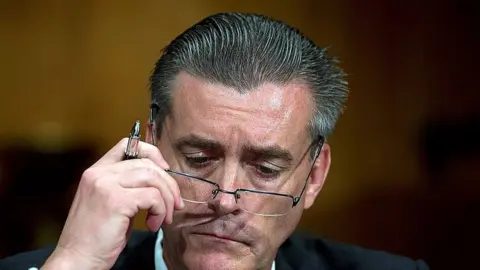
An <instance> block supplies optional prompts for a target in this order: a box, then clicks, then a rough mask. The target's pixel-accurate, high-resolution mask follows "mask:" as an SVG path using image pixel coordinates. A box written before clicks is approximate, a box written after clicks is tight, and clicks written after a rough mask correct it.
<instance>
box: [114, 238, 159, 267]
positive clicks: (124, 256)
mask: <svg viewBox="0 0 480 270" xmlns="http://www.w3.org/2000/svg"><path fill="white" fill-rule="evenodd" d="M156 238H157V235H156V233H153V232H141V233H138V234H137V235H132V237H131V238H130V241H129V243H128V245H127V247H125V249H124V250H123V251H122V253H121V254H120V256H119V258H118V260H117V262H116V263H115V265H114V266H113V268H112V270H131V269H142V270H155V257H154V250H155V240H156Z"/></svg>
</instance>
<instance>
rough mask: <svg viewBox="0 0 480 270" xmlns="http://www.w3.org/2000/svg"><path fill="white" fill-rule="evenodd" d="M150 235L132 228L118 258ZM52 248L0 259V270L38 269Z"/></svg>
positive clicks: (150, 234) (129, 251) (124, 255)
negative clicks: (125, 245)
mask: <svg viewBox="0 0 480 270" xmlns="http://www.w3.org/2000/svg"><path fill="white" fill-rule="evenodd" d="M152 235H153V234H152V233H151V232H148V231H137V230H134V231H133V232H132V235H131V237H130V239H129V241H128V244H127V247H125V249H124V250H123V252H122V254H121V255H120V256H119V260H121V261H123V257H126V256H127V255H129V254H130V253H132V252H133V251H134V250H135V249H136V248H137V247H138V246H139V245H140V244H141V243H143V242H144V241H145V240H146V239H148V238H151V237H152ZM54 249H55V246H49V247H45V248H41V249H37V250H33V251H27V252H23V253H18V254H15V255H13V256H10V257H7V258H3V259H0V270H28V269H29V268H31V267H36V268H38V269H40V267H41V266H42V265H43V264H45V262H46V261H47V259H48V257H49V256H50V255H51V254H52V252H53V251H54Z"/></svg>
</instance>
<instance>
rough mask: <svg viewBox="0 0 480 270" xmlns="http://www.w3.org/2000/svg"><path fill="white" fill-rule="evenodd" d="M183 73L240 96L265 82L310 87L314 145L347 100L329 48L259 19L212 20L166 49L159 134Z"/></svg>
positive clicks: (157, 77) (159, 83)
mask: <svg viewBox="0 0 480 270" xmlns="http://www.w3.org/2000/svg"><path fill="white" fill-rule="evenodd" d="M180 71H184V72H186V73H188V74H190V75H192V76H196V77H198V78H201V79H203V80H206V81H208V82H211V83H219V84H222V85H225V86H227V87H232V88H234V89H236V90H237V91H239V92H248V91H251V90H253V89H255V88H257V87H259V86H260V85H261V84H263V83H266V82H269V83H274V84H280V85H284V84H287V83H289V82H292V81H293V80H296V81H301V82H303V83H306V84H307V85H308V86H309V88H310V89H311V91H312V97H313V100H314V102H315V108H313V110H314V111H313V115H314V116H313V118H312V119H311V121H310V123H309V126H308V129H309V132H310V135H311V136H312V139H313V140H316V139H317V138H319V137H320V136H322V137H324V138H326V137H327V136H329V135H330V134H331V133H332V132H333V129H334V127H335V123H336V122H337V119H338V117H339V116H340V114H341V113H342V111H343V108H344V106H345V102H346V100H347V97H348V88H347V82H346V80H345V74H344V73H343V71H342V69H341V68H340V67H339V66H338V62H337V60H336V59H334V58H331V57H329V56H328V55H327V53H326V49H324V48H319V47H317V46H316V45H315V44H314V43H313V42H312V41H311V40H309V39H308V38H306V37H305V36H304V35H302V34H301V33H300V32H299V31H298V30H297V29H295V28H293V27H291V26H289V25H287V24H285V23H283V22H281V21H278V20H274V19H272V18H268V17H265V16H263V15H257V14H246V13H219V14H215V15H212V16H209V17H207V18H205V19H203V20H202V21H200V22H198V23H197V24H195V25H193V26H192V27H191V28H189V29H187V30H186V31H185V32H183V33H182V34H180V35H179V36H178V37H177V38H175V39H174V40H173V41H172V42H171V43H170V44H169V45H168V46H167V47H166V48H165V49H164V50H163V54H162V56H161V57H160V59H159V60H158V62H157V63H156V65H155V68H154V70H153V73H152V75H151V77H150V85H151V87H150V91H151V99H152V103H156V104H157V105H158V107H159V111H158V114H157V117H156V119H155V121H156V124H157V127H158V129H159V130H158V133H157V134H160V132H161V128H162V125H163V121H164V120H165V117H166V116H167V115H168V114H169V113H170V110H171V106H172V105H171V104H172V95H171V88H172V87H171V86H172V83H173V82H174V80H175V78H176V76H177V75H178V73H179V72H180Z"/></svg>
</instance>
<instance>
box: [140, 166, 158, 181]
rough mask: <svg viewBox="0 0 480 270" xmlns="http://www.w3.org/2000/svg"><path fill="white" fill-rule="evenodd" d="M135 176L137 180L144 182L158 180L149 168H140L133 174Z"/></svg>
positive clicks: (153, 171) (155, 172) (154, 171)
mask: <svg viewBox="0 0 480 270" xmlns="http://www.w3.org/2000/svg"><path fill="white" fill-rule="evenodd" d="M135 175H136V177H137V178H138V179H141V180H144V181H151V180H153V179H157V178H158V172H157V170H155V169H154V168H151V167H142V168H139V169H138V170H137V172H135Z"/></svg>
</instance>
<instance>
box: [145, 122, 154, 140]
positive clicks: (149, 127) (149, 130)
mask: <svg viewBox="0 0 480 270" xmlns="http://www.w3.org/2000/svg"><path fill="white" fill-rule="evenodd" d="M152 133H153V132H152V125H151V124H150V123H149V122H147V129H146V131H145V142H146V143H149V144H153V143H154V142H153V137H152Z"/></svg>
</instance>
